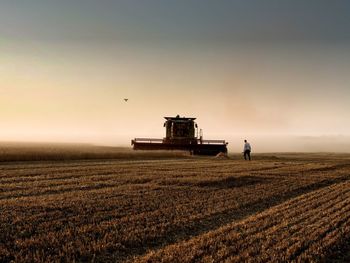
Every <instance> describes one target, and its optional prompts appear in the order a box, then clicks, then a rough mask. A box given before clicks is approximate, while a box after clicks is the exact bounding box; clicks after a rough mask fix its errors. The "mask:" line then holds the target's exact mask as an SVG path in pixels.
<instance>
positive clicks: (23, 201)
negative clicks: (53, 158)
mask: <svg viewBox="0 0 350 263" xmlns="http://www.w3.org/2000/svg"><path fill="white" fill-rule="evenodd" d="M347 158H348V157H346V158H345V157H341V158H340V157H339V158H334V159H331V160H329V159H327V158H326V157H322V156H321V157H318V158H316V157H315V158H313V159H312V161H310V160H308V161H303V160H293V161H289V160H288V158H287V157H285V158H282V159H276V158H272V159H268V158H267V157H264V158H263V159H262V160H261V161H252V162H250V163H247V162H243V161H238V160H234V159H233V160H217V159H213V158H198V159H197V158H192V159H169V160H157V159H155V160H98V161H70V162H45V163H40V162H23V163H13V164H11V163H8V164H3V165H1V166H0V185H1V192H0V209H1V213H0V261H5V262H6V261H11V260H14V261H17V262H48V261H68V262H70V261H74V260H75V261H92V260H94V261H96V262H116V261H124V260H131V259H132V258H134V257H135V256H140V255H143V254H145V253H146V252H147V251H149V250H156V249H159V248H162V247H165V250H166V249H167V246H168V245H170V244H176V243H179V244H182V243H181V242H182V241H183V240H187V239H190V238H193V237H195V236H199V237H201V235H202V234H204V233H207V232H210V231H213V230H216V229H218V228H220V227H222V226H225V225H227V224H230V223H232V222H238V221H239V220H242V219H244V218H246V217H248V216H251V215H254V214H256V213H258V212H262V211H263V210H265V209H267V208H270V207H272V206H274V205H277V204H280V203H282V202H284V201H287V200H289V199H291V198H293V197H296V196H299V195H302V194H304V193H307V192H312V191H315V190H317V189H321V188H324V187H327V186H330V185H334V184H336V183H340V182H343V181H346V180H347V179H348V172H349V167H350V165H349V162H348V159H347ZM317 193H319V192H315V193H313V194H315V199H317V196H319V195H318V194H317ZM320 193H323V192H320ZM327 196H328V195H327ZM304 205H306V204H304ZM273 211H275V210H273ZM271 216H273V214H271ZM330 218H331V217H330ZM300 222H302V221H300ZM296 226H299V227H302V226H303V225H302V224H298V223H296ZM273 233H274V232H272V234H271V240H270V239H269V240H266V242H267V243H266V244H269V242H273V238H274V237H273V235H274V234H273ZM227 242H229V241H227ZM285 242H286V241H285ZM293 244H294V243H293ZM293 244H292V243H291V244H290V246H289V249H293ZM270 247H271V246H270ZM287 247H288V244H287ZM208 249H209V250H210V249H211V248H210V247H208ZM226 249H227V248H223V250H220V251H221V252H220V253H221V254H223V255H224V251H226ZM242 253H243V252H242ZM244 253H246V252H244ZM244 253H243V254H242V256H243V255H244ZM157 255H158V254H155V255H153V256H154V257H157ZM300 255H301V254H300ZM153 256H152V257H153ZM182 256H185V255H182ZM230 256H231V254H230ZM152 257H149V258H150V259H151V258H152ZM205 258H207V257H205ZM205 258H203V259H205ZM166 259H167V258H166V257H165V258H164V260H166Z"/></svg>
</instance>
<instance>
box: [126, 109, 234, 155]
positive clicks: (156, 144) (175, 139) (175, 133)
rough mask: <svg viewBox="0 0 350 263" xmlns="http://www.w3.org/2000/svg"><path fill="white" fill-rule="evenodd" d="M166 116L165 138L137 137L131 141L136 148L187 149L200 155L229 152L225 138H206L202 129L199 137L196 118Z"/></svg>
mask: <svg viewBox="0 0 350 263" xmlns="http://www.w3.org/2000/svg"><path fill="white" fill-rule="evenodd" d="M164 118H165V120H166V121H165V123H164V127H165V131H166V132H165V134H166V135H165V138H163V139H152V138H135V139H134V140H132V141H131V145H133V149H134V150H185V151H189V152H190V153H191V154H198V155H217V154H218V153H220V152H222V153H227V144H228V143H227V142H225V140H204V139H203V131H202V129H200V131H199V138H198V126H197V124H196V123H195V122H194V120H195V119H196V118H185V117H183V118H182V117H180V116H179V115H177V116H176V117H164ZM196 130H197V132H196Z"/></svg>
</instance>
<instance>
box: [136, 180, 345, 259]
mask: <svg viewBox="0 0 350 263" xmlns="http://www.w3.org/2000/svg"><path fill="white" fill-rule="evenodd" d="M349 237H350V183H349V182H345V183H339V184H336V185H333V186H330V187H326V188H324V189H321V190H318V191H314V192H312V193H309V194H304V195H302V196H300V197H297V198H294V199H292V200H290V201H288V202H285V203H283V204H282V205H278V206H276V207H273V208H271V209H268V210H267V211H265V212H262V213H259V214H257V215H254V216H251V217H248V218H247V219H245V220H242V221H240V222H238V223H233V224H229V225H227V226H225V227H222V228H220V229H218V230H215V231H212V232H209V233H207V234H203V235H201V236H199V237H196V238H193V239H191V240H189V241H186V242H182V243H179V244H175V245H171V246H168V247H166V248H163V249H161V250H160V251H157V252H151V253H149V254H148V255H146V256H144V257H142V258H137V259H135V262H139V263H141V262H246V261H249V260H252V259H254V261H255V262H293V261H295V262H315V261H317V262H319V261H321V260H322V259H323V260H324V259H325V256H326V255H328V254H329V253H330V252H333V249H334V248H336V247H337V245H340V244H341V243H342V241H344V240H347V239H348V238H349Z"/></svg>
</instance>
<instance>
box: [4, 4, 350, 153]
mask: <svg viewBox="0 0 350 263" xmlns="http://www.w3.org/2000/svg"><path fill="white" fill-rule="evenodd" d="M349 12H350V3H349V2H347V1H340V0H337V1H332V2H330V1H323V0H320V1H307V2H305V1H301V0H297V1H290V2H286V1H283V2H281V1H275V0H274V1H272V0H269V1H264V2H262V1H258V0H251V1H243V0H239V1H230V2H222V3H221V2H220V3H218V2H212V1H207V0H204V1H198V0H197V1H195V0H189V1H182V0H180V1H175V2H172V1H157V0H151V1H148V2H147V3H146V2H141V3H140V2H137V1H133V0H129V1H126V0H121V1H110V0H102V1H98V2H96V1H92V0H85V1H82V0H75V1H67V0H63V1H56V2H48V1H44V0H33V1H30V3H29V2H23V1H16V0H12V1H9V0H5V1H2V2H1V3H0V22H1V23H0V54H1V63H0V121H1V129H0V141H33V142H40V141H43V142H44V141H45V142H47V141H50V142H77V143H81V142H83V143H93V144H102V145H113V146H115V145H121V146H127V145H129V144H130V140H131V139H132V138H134V137H155V138H162V137H163V136H164V130H163V129H164V128H163V126H162V125H163V116H175V115H177V114H180V115H181V116H187V117H197V122H198V124H199V126H200V128H203V130H204V136H205V137H206V138H208V139H226V140H227V141H229V142H230V144H229V150H230V151H233V152H239V151H240V149H241V144H242V142H241V141H242V140H243V139H246V138H247V139H248V140H250V141H251V142H252V146H253V151H254V149H256V151H258V152H274V151H282V152H288V151H339V152H344V151H348V152H350V139H349V138H350V123H349V121H348V118H349V112H350V104H349V99H350V74H349V68H350V16H349V15H348V14H349ZM124 98H129V101H128V102H125V101H124V100H123V99H124Z"/></svg>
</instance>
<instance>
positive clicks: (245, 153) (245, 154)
mask: <svg viewBox="0 0 350 263" xmlns="http://www.w3.org/2000/svg"><path fill="white" fill-rule="evenodd" d="M244 160H247V151H244Z"/></svg>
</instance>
